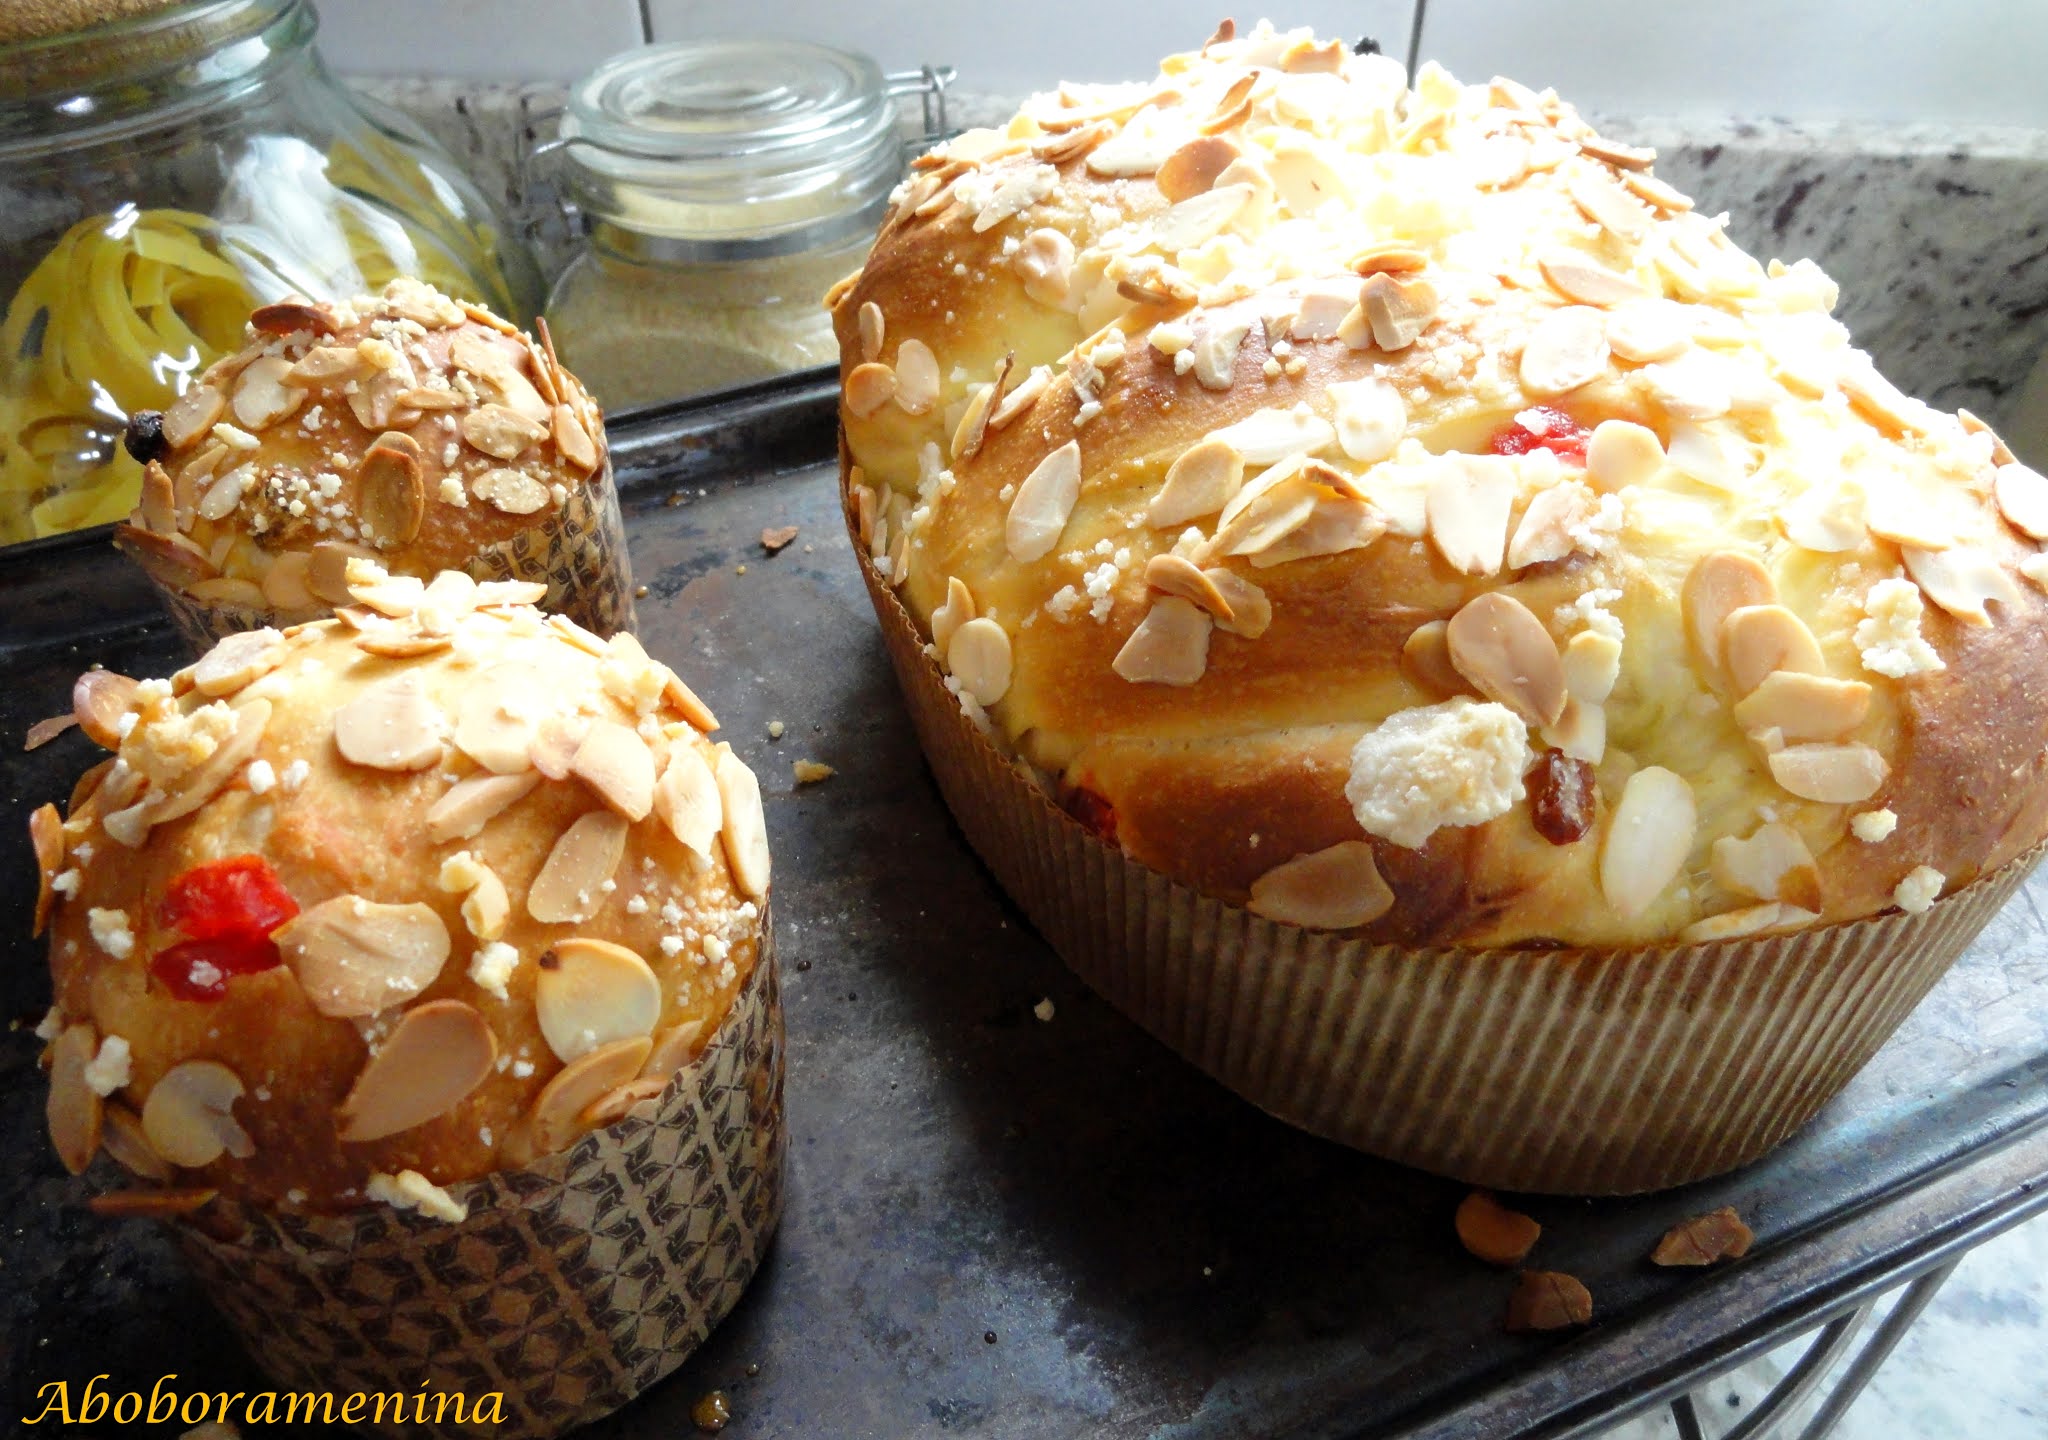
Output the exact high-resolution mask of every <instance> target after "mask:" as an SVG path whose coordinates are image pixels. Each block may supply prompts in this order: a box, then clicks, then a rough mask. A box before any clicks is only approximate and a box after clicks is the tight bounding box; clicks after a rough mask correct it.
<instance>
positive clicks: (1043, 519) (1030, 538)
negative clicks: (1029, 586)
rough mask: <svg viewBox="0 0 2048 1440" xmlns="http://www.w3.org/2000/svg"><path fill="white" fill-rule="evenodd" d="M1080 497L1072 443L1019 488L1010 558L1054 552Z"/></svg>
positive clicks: (1077, 454) (1077, 455)
mask: <svg viewBox="0 0 2048 1440" xmlns="http://www.w3.org/2000/svg"><path fill="white" fill-rule="evenodd" d="M1080 498H1081V446H1080V443H1079V442H1078V441H1074V440H1069V441H1068V442H1067V443H1066V444H1064V445H1062V446H1060V448H1059V449H1057V450H1055V451H1053V452H1052V453H1051V454H1050V455H1047V456H1046V457H1045V458H1044V459H1042V460H1040V461H1039V462H1038V464H1037V465H1035V466H1034V467H1032V471H1031V473H1030V474H1029V475H1027V476H1025V477H1024V480H1023V483H1022V484H1020V485H1019V486H1018V487H1017V493H1016V495H1015V496H1014V497H1012V499H1011V501H1010V510H1009V516H1008V518H1007V519H1006V520H1005V522H1004V527H1003V536H1004V541H1005V543H1006V544H1007V545H1008V547H1009V551H1010V558H1011V559H1013V560H1017V561H1021V562H1026V563H1028V562H1030V561H1033V560H1037V559H1040V558H1042V557H1043V556H1045V555H1046V554H1047V553H1048V552H1049V551H1051V550H1052V548H1053V547H1054V546H1055V545H1057V544H1058V543H1059V538H1060V533H1061V532H1062V531H1063V530H1065V529H1066V528H1067V520H1068V517H1069V516H1071V515H1072V514H1073V513H1074V505H1075V502H1076V501H1078V500H1079V499H1080ZM984 703H987V702H984Z"/></svg>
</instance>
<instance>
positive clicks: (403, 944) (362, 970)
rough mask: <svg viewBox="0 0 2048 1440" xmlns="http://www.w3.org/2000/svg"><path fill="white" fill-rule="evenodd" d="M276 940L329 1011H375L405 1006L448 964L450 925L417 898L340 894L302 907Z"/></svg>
mask: <svg viewBox="0 0 2048 1440" xmlns="http://www.w3.org/2000/svg"><path fill="white" fill-rule="evenodd" d="M272 938H273V939H274V940H275V941H276V942H277V948H278V951H279V953H281V954H282V955H283V956H284V961H285V963H286V964H287V965H289V966H291V967H292V973H293V974H295V975H297V976H298V977H299V985H300V986H301V988H303V989H304V990H305V992H306V996H307V998H308V999H310V1000H311V1001H312V1002H313V1008H314V1009H316V1010H318V1011H319V1012H320V1013H321V1014H322V1015H335V1016H356V1015H375V1014H377V1013H379V1012H380V1011H384V1010H389V1009H391V1008H392V1007H393V1006H394V1005H403V1004H404V1003H405V1002H406V1001H408V1000H410V999H412V998H413V997H414V996H415V995H418V994H419V993H420V992H421V991H423V990H425V989H426V988H427V987H428V986H429V985H431V984H433V983H434V981H435V979H436V978H438V977H439V976H440V974H441V967H442V966H444V965H446V964H447V963H448V950H449V939H448V927H447V926H446V925H444V924H443V923H442V922H441V917H440V916H439V915H437V914H435V913H434V910H433V908H432V907H431V906H428V905H421V904H418V903H414V904H410V905H383V904H379V903H378V902H376V901H374V900H364V899H362V898H361V897H360V896H355V895H337V896H335V897H334V898H333V899H332V900H323V901H321V902H320V903H319V904H318V905H315V906H312V907H311V908H310V909H307V910H302V911H300V912H299V914H298V915H296V916H295V917H293V918H292V919H291V920H289V921H287V922H285V924H284V925H283V926H281V927H280V928H279V929H278V930H277V932H276V934H275V935H274V936H273V937H272Z"/></svg>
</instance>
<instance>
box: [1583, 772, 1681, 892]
mask: <svg viewBox="0 0 2048 1440" xmlns="http://www.w3.org/2000/svg"><path fill="white" fill-rule="evenodd" d="M1697 823H1698V812H1697V810H1696V808H1695V807H1694V804H1693V798H1692V787H1691V786H1690V785H1688V784H1686V783H1685V781H1684V780H1682V779H1680V778H1679V777H1678V776H1676V775H1674V774H1672V773H1671V772H1670V771H1669V770H1666V769H1664V768H1663V767H1662V766H1660V765H1649V766H1645V767H1644V768H1643V769H1641V770H1638V771H1636V772H1635V773H1634V774H1633V775H1631V776H1629V777H1628V782H1627V783H1626V784H1625V785H1623V786H1622V790H1621V801H1620V803H1619V804H1617V805H1616V806H1615V807H1614V814H1613V815H1612V816H1611V817H1610V818H1609V820H1608V822H1607V838H1606V841H1605V843H1604V844H1603V845H1602V846H1601V849H1600V890H1601V893H1602V894H1604V895H1605V896H1606V897H1607V903H1608V904H1609V905H1611V906H1613V907H1614V909H1615V910H1616V911H1617V912H1618V913H1619V914H1621V915H1623V916H1624V917H1628V918H1631V919H1632V918H1634V917H1635V916H1637V915H1640V914H1642V913H1643V912H1644V911H1645V910H1647V909H1649V908H1650V904H1651V902H1652V901H1654V900H1655V899H1656V898H1657V897H1658V896H1659V895H1661V894H1662V893H1663V892H1664V887H1665V886H1667V885H1669V884H1670V883H1671V882H1672V880H1673V879H1674V878H1676V876H1677V875H1678V872H1679V870H1680V868H1681V867H1683V866H1684V864H1685V861H1686V857H1687V856H1688V855H1690V854H1691V853H1692V837H1693V831H1694V829H1695V827H1696V825H1697Z"/></svg>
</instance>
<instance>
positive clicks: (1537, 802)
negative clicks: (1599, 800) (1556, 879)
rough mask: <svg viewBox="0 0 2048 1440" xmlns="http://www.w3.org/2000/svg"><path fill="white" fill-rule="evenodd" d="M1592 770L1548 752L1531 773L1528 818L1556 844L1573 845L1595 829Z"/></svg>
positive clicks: (1579, 761) (1546, 837)
mask: <svg viewBox="0 0 2048 1440" xmlns="http://www.w3.org/2000/svg"><path fill="white" fill-rule="evenodd" d="M1593 802H1594V791H1593V767H1592V766H1591V765H1588V764H1587V763H1586V762H1585V761H1583V760H1574V759H1572V758H1571V756H1569V755H1566V754H1564V753H1563V752H1561V751H1557V750H1546V751H1544V752H1543V758H1542V759H1541V760H1538V761H1537V762H1536V768H1535V769H1534V770H1533V771H1531V772H1530V774H1529V819H1530V821H1531V822H1532V823H1534V825H1535V826H1536V833H1537V834H1538V835H1541V836H1542V837H1543V838H1544V839H1545V840H1548V841H1549V842H1550V843H1551V844H1553V845H1570V844H1572V843H1574V842H1575V841H1577V840H1580V839H1582V838H1583V837H1584V836H1585V833H1586V832H1587V831H1588V830H1590V829H1592V828H1593Z"/></svg>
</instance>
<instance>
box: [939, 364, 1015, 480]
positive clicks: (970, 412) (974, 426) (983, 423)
mask: <svg viewBox="0 0 2048 1440" xmlns="http://www.w3.org/2000/svg"><path fill="white" fill-rule="evenodd" d="M1009 370H1010V361H1009V357H1007V356H1005V357H1004V360H1003V367H1002V369H1001V370H1000V371H998V372H997V374H996V379H995V383H994V384H993V385H979V386H976V387H975V389H974V391H973V393H972V394H970V395H969V396H968V397H967V408H966V409H965V410H963V411H961V412H960V423H959V424H958V425H955V426H954V427H953V439H952V443H951V445H950V447H949V453H950V454H951V455H952V457H953V459H954V460H956V461H959V460H972V459H973V458H974V457H975V456H976V455H978V454H980V453H981V445H982V441H983V440H985V439H987V438H988V416H989V411H990V410H992V409H993V408H995V402H996V397H997V396H998V395H999V394H1000V393H1001V391H1002V386H1003V377H1004V376H1005V375H1007V374H1008V373H1009Z"/></svg>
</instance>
